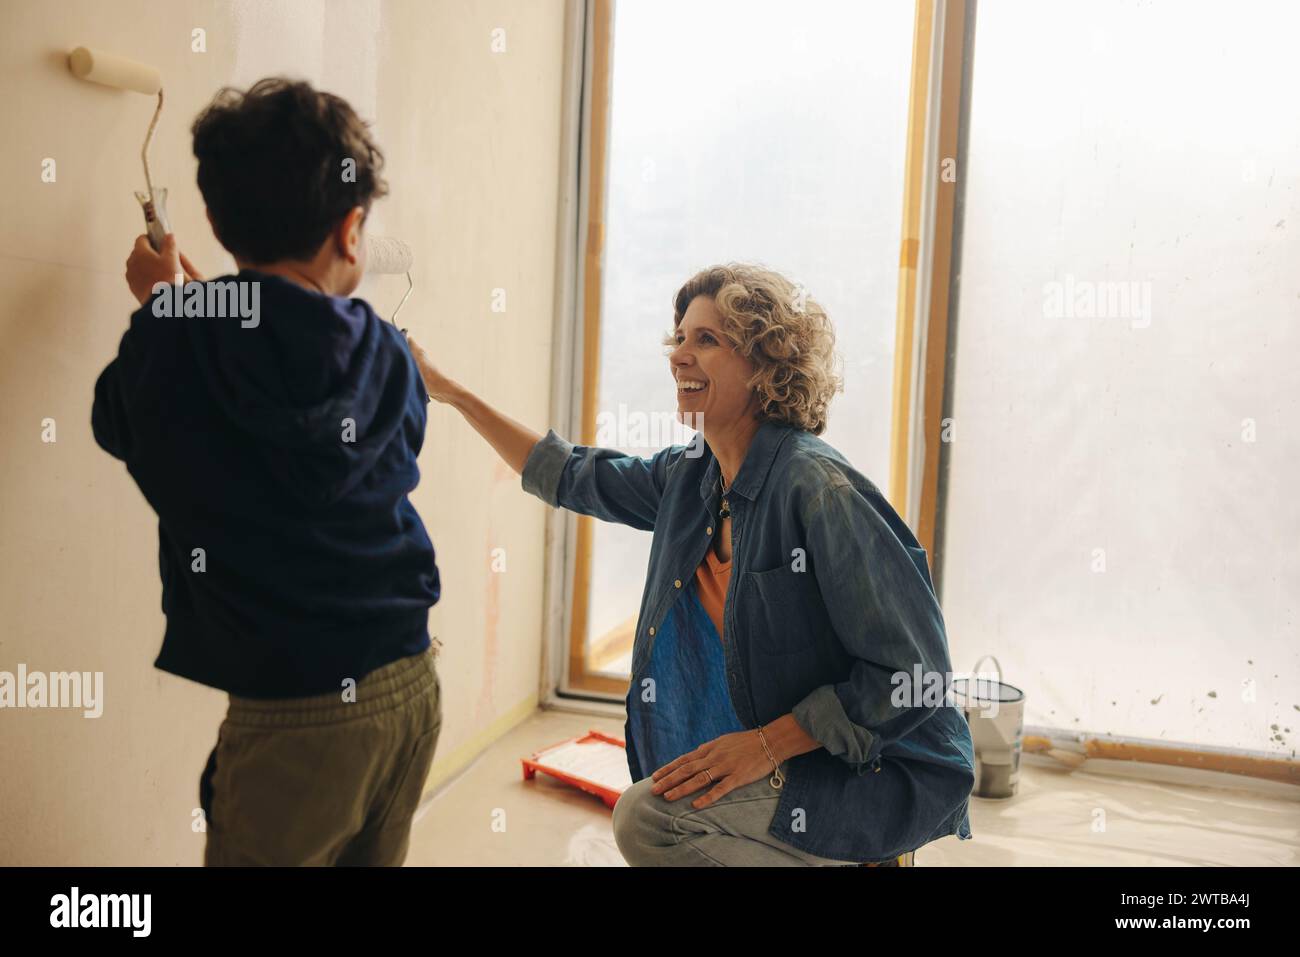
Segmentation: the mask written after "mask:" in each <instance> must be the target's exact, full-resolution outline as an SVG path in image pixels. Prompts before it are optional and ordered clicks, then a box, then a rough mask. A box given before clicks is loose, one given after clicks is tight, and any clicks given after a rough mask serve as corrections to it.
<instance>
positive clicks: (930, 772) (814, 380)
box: [411, 264, 974, 866]
mask: <svg viewBox="0 0 1300 957" xmlns="http://www.w3.org/2000/svg"><path fill="white" fill-rule="evenodd" d="M673 325H674V331H673V333H672V334H671V335H670V336H669V337H668V338H667V341H666V344H667V345H668V346H669V347H670V349H671V352H670V354H669V357H668V358H669V367H670V370H671V372H672V375H673V380H674V382H675V385H676V388H677V403H678V406H677V407H678V415H679V418H683V419H685V417H686V416H688V415H689V416H691V421H693V422H694V423H697V424H699V426H700V428H701V432H702V435H703V448H702V449H700V448H698V447H694V446H693V447H687V446H680V445H675V446H672V447H670V448H666V449H663V450H662V451H660V452H658V453H656V454H655V455H654V456H652V457H650V458H648V459H643V458H638V457H636V456H630V455H624V454H622V453H620V452H617V451H614V450H611V449H599V448H586V447H582V446H574V445H572V444H570V443H569V442H566V441H565V440H564V439H561V438H560V437H559V436H557V435H556V434H555V432H554V431H548V433H547V434H546V436H545V437H543V436H539V435H538V434H537V433H535V432H533V431H531V430H530V429H527V428H525V427H524V426H522V425H520V424H519V423H517V422H515V421H513V420H511V419H509V418H507V417H505V416H503V415H501V414H500V413H499V412H497V411H495V410H494V409H492V408H491V407H489V406H488V405H487V404H486V403H484V402H483V401H482V400H481V399H479V398H478V397H476V396H475V395H473V394H472V393H470V392H469V391H468V390H466V389H464V388H463V387H461V386H460V385H458V384H456V383H455V382H453V381H451V380H450V379H448V378H446V377H445V376H443V375H442V374H441V373H439V372H438V370H437V369H435V368H434V366H433V365H432V364H431V363H430V361H429V358H428V356H427V355H426V354H425V353H424V351H423V350H422V349H421V348H420V347H419V346H418V345H417V344H415V343H414V342H412V344H411V346H412V350H413V352H414V354H415V357H416V361H417V362H418V364H419V366H420V369H421V372H422V374H423V377H424V380H425V383H426V386H427V388H428V391H429V394H430V396H431V397H432V398H434V399H437V400H439V401H440V402H446V403H449V404H451V405H453V406H454V407H456V408H457V409H459V410H460V412H461V413H462V414H463V415H464V416H465V418H466V419H467V420H468V421H469V422H470V424H471V425H473V426H474V428H475V429H477V430H478V432H479V433H480V434H481V435H483V437H484V438H486V439H487V441H488V442H490V443H491V444H492V446H493V447H494V448H495V449H496V450H497V452H498V453H500V455H501V456H502V457H503V458H504V459H505V461H506V462H507V463H509V464H510V465H511V466H512V467H513V468H514V469H515V471H516V472H519V473H520V474H521V475H522V477H523V487H524V489H525V490H527V491H529V492H532V493H533V494H534V495H537V496H538V497H539V498H541V499H542V500H543V501H545V502H547V503H548V504H550V505H553V506H562V507H564V508H567V509H570V510H572V511H575V512H580V513H582V514H585V515H592V516H595V517H596V518H600V519H603V520H605V521H611V522H622V523H624V524H626V525H631V526H633V527H635V528H640V529H645V530H647V531H651V532H653V539H652V542H651V548H650V563H649V576H648V578H647V580H646V585H645V591H644V594H643V596H642V599H641V609H640V615H639V618H638V621H637V630H636V638H635V643H634V647H633V653H632V682H631V686H630V688H629V691H628V698H627V708H628V719H627V726H626V736H627V754H628V764H629V768H630V770H631V772H632V780H633V782H634V783H633V785H632V787H631V788H629V789H628V790H627V791H626V792H624V794H623V795H622V797H621V798H620V800H619V802H618V804H617V806H616V807H615V809H614V833H615V838H616V840H617V841H618V845H619V849H620V850H621V851H622V852H623V855H624V856H625V857H626V858H627V859H628V862H629V863H630V864H633V865H660V864H671V865H705V866H709V865H722V866H731V865H747V864H779V865H828V864H841V865H842V864H861V863H881V864H892V863H894V862H895V861H897V860H898V859H899V858H900V857H906V858H907V859H908V860H910V852H912V851H913V850H914V849H915V848H917V847H919V846H921V845H922V844H925V843H927V842H928V841H932V840H935V839H937V838H940V837H943V836H946V835H949V834H957V835H958V836H959V837H960V838H962V839H966V838H969V837H970V821H969V817H968V814H967V810H968V799H969V795H970V792H971V788H972V787H973V785H974V749H973V746H972V743H971V737H970V732H969V730H968V728H967V725H966V721H965V719H964V718H963V716H962V715H961V713H960V712H958V711H957V710H956V709H955V708H954V707H953V706H952V705H951V704H948V703H947V702H946V700H945V697H946V696H945V693H946V690H947V688H948V685H949V683H950V680H951V674H950V665H949V658H948V647H947V638H946V636H945V633H944V626H943V617H942V614H941V613H940V610H939V606H938V603H937V602H936V600H935V596H934V591H933V587H932V584H931V581H930V575H929V570H928V566H927V563H926V556H925V551H924V549H922V548H921V547H920V545H918V544H917V541H916V539H915V538H914V537H913V535H912V533H911V532H910V531H909V530H908V528H907V526H906V525H905V524H904V523H903V521H902V520H901V519H900V518H899V517H898V515H897V514H895V512H894V510H893V509H892V508H891V507H890V506H889V503H888V502H886V501H885V499H884V497H883V496H882V495H881V494H880V492H879V490H878V489H877V488H876V487H875V486H874V485H873V484H872V483H871V482H870V481H868V480H867V479H866V478H864V477H863V476H862V475H861V474H859V473H858V472H857V471H855V470H854V469H853V467H852V466H850V465H849V463H848V462H847V461H846V460H845V459H844V457H843V456H842V455H840V454H839V453H838V452H837V451H835V449H833V448H831V447H830V446H829V445H827V444H826V443H825V442H823V441H822V440H820V439H818V438H817V437H816V436H817V435H819V434H820V433H821V432H822V431H823V430H824V429H825V427H826V414H827V408H828V406H829V403H830V400H831V397H832V395H833V394H834V393H835V392H836V391H837V390H838V388H839V385H840V384H839V380H838V378H837V377H836V376H835V374H834V372H833V366H832V363H833V355H834V341H835V340H834V332H833V331H832V328H831V325H830V322H829V320H828V319H827V317H826V314H825V312H824V311H823V310H822V309H821V307H820V306H818V305H817V304H816V303H815V302H813V301H812V300H810V299H806V298H804V297H802V296H801V295H800V294H799V290H797V289H796V287H795V286H793V285H792V284H791V283H790V282H789V281H788V280H786V279H785V278H783V277H782V276H780V275H778V274H776V273H773V272H771V271H769V270H766V269H761V268H758V267H754V266H748V265H738V264H733V265H729V266H718V267H714V268H711V269H706V270H704V271H703V272H701V273H699V274H698V275H696V276H694V277H693V278H692V279H691V280H690V281H689V282H687V283H686V284H685V285H684V286H683V287H682V288H681V290H680V291H679V292H678V293H677V297H676V301H675V310H674V317H673ZM697 453H699V454H697ZM935 682H941V683H940V684H939V689H940V690H939V691H938V692H937V693H936V692H935V688H934V684H935ZM926 688H928V689H929V692H930V693H928V694H924V695H923V693H922V692H923V691H925V690H926Z"/></svg>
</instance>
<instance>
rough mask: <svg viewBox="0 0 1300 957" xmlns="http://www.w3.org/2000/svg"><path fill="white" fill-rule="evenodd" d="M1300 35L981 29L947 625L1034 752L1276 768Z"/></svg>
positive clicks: (1018, 11)
mask: <svg viewBox="0 0 1300 957" xmlns="http://www.w3.org/2000/svg"><path fill="white" fill-rule="evenodd" d="M1297 35H1300V8H1297V7H1295V6H1294V5H1293V4H1287V3H1269V4H1263V3H1250V4H1246V5H1238V6H1224V5H1222V4H1209V3H1202V4H1189V3H1185V2H1160V3H1146V4H1135V3H1088V4H1075V5H1063V4H1041V3H1033V2H1009V0H1000V2H998V3H988V4H980V6H979V11H978V21H977V25H976V35H975V59H974V78H973V94H972V96H973V98H972V106H971V114H970V139H969V161H968V164H967V168H966V169H965V170H964V171H963V174H964V175H965V176H966V177H967V179H966V183H965V195H966V210H965V216H966V218H965V229H964V236H963V251H962V268H961V278H960V284H959V289H960V299H959V306H958V311H957V323H956V358H955V385H954V394H953V398H952V402H953V415H954V418H955V428H954V441H953V443H952V446H951V458H950V472H949V476H948V483H949V485H948V500H947V511H946V515H945V523H946V524H945V555H944V572H943V583H944V596H943V598H944V607H945V612H946V615H947V620H948V624H949V633H950V638H951V642H952V647H953V650H954V665H955V666H956V667H958V668H963V667H964V668H968V667H970V666H971V665H972V664H973V663H974V660H975V659H976V658H977V657H978V656H979V655H980V654H982V653H984V652H993V653H995V654H997V655H998V657H999V658H1000V660H1001V663H1002V665H1003V666H1004V667H1005V669H1006V677H1007V680H1008V681H1010V682H1011V683H1013V684H1016V685H1019V686H1021V687H1023V688H1024V689H1025V690H1026V691H1027V708H1026V719H1025V720H1026V722H1027V723H1028V724H1031V725H1040V726H1047V727H1055V728H1063V729H1067V730H1077V731H1086V732H1089V733H1097V734H1105V733H1110V734H1114V735H1117V736H1123V737H1134V738H1145V739H1154V740H1161V741H1169V742H1171V743H1172V742H1188V743H1195V744H1197V745H1206V746H1217V747H1224V748H1231V749H1244V750H1250V751H1256V752H1268V753H1271V754H1275V755H1278V756H1285V757H1292V756H1294V754H1295V741H1296V740H1297V738H1298V737H1300V641H1297V638H1300V607H1298V606H1300V499H1297V496H1296V488H1297V476H1296V473H1297V469H1300V428H1298V427H1297V422H1296V417H1297V415H1300V369H1298V367H1297V356H1300V268H1297V265H1298V264H1300V99H1298V98H1297V97H1296V95H1295V93H1296V90H1297V89H1300V66H1298V65H1297V60H1296V58H1295V56H1294V42H1295V37H1296V36H1297Z"/></svg>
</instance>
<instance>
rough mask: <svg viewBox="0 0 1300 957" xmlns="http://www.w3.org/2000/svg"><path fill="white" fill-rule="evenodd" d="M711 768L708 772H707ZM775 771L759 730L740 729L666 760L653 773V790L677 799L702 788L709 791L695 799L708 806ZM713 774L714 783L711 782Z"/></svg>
mask: <svg viewBox="0 0 1300 957" xmlns="http://www.w3.org/2000/svg"><path fill="white" fill-rule="evenodd" d="M705 771H708V774H706V773H705ZM771 774H772V762H771V761H769V760H768V758H767V754H766V753H765V752H764V751H763V745H762V743H761V742H760V741H759V739H758V732H757V731H737V732H735V733H733V734H724V735H723V736H722V737H720V738H714V739H713V740H712V741H709V742H708V743H706V744H702V745H700V746H699V747H698V748H696V749H695V750H694V751H691V752H689V753H688V754H683V755H682V756H681V757H680V758H678V759H677V760H676V761H672V762H670V763H668V764H665V765H664V766H663V767H662V768H660V769H659V770H658V771H656V772H655V773H654V774H653V775H651V777H653V778H654V780H655V782H656V783H655V785H654V787H652V788H651V789H650V791H651V793H652V794H662V795H663V796H664V797H665V798H666V799H667V800H669V801H676V800H677V799H678V798H683V797H685V796H686V795H688V794H694V793H695V792H696V791H698V790H699V789H700V788H703V787H708V788H709V791H708V793H707V794H704V795H702V796H700V797H698V798H696V799H695V800H694V801H692V802H691V807H693V808H695V809H696V810H699V809H700V808H703V807H708V806H709V805H710V804H712V803H713V802H714V801H717V800H718V799H719V798H721V797H722V796H723V795H724V794H727V793H728V792H731V791H734V790H735V789H736V788H743V787H744V786H745V785H746V784H752V783H753V782H755V781H757V780H759V779H760V778H765V777H769V776H770V775H771ZM710 776H712V780H713V784H712V787H710V786H709V779H710Z"/></svg>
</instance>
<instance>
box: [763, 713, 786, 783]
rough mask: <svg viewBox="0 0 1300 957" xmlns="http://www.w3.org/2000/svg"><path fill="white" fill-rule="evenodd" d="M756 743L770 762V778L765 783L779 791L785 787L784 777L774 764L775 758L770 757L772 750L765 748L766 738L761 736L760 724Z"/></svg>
mask: <svg viewBox="0 0 1300 957" xmlns="http://www.w3.org/2000/svg"><path fill="white" fill-rule="evenodd" d="M758 741H759V744H761V745H762V746H763V753H764V754H766V755H767V759H768V760H769V761H771V762H772V777H771V778H770V779H769V780H768V782H767V783H768V784H770V785H772V787H773V789H775V790H777V791H779V790H781V788H782V787H783V786H784V785H785V776H784V775H783V774H782V773H781V768H780V766H779V765H778V764H777V763H776V758H774V757H773V756H772V749H771V748H769V747H768V746H767V738H766V736H764V734H763V726H762V725H761V724H760V725H759V726H758Z"/></svg>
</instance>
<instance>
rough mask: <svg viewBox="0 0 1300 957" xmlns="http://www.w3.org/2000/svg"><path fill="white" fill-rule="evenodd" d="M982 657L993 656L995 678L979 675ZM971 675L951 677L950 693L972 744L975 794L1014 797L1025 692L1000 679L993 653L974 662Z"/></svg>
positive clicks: (1023, 719) (1022, 727)
mask: <svg viewBox="0 0 1300 957" xmlns="http://www.w3.org/2000/svg"><path fill="white" fill-rule="evenodd" d="M985 658H992V660H993V665H994V667H996V668H997V676H998V680H996V681H994V680H992V679H990V678H985V677H981V676H980V665H981V664H983V662H984V659H985ZM971 676H972V677H971V678H955V679H953V682H952V695H953V704H954V705H956V706H957V707H958V708H960V709H961V712H962V714H964V715H965V716H966V723H967V724H968V725H970V735H971V740H972V741H973V742H974V744H975V794H976V795H977V796H978V797H984V798H1009V797H1014V796H1015V794H1016V790H1017V789H1018V788H1019V786H1020V741H1021V738H1022V737H1023V735H1024V730H1025V693H1024V692H1023V691H1021V690H1020V689H1019V688H1016V687H1013V686H1012V685H1009V684H1006V683H1005V682H1003V681H1002V665H1000V664H999V663H998V660H997V659H996V658H994V657H993V656H992V655H985V656H984V658H981V659H980V660H979V661H977V662H975V669H974V671H972V672H971Z"/></svg>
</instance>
